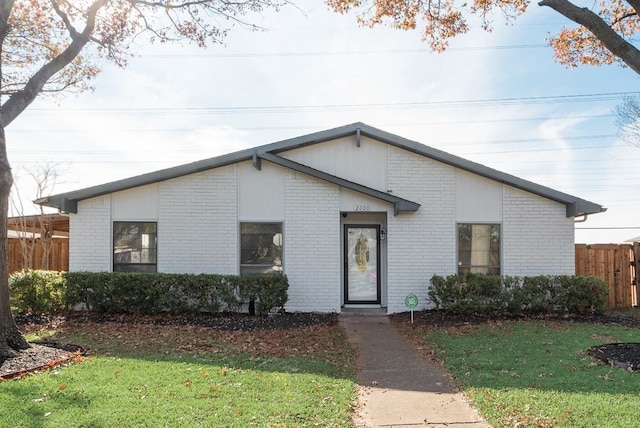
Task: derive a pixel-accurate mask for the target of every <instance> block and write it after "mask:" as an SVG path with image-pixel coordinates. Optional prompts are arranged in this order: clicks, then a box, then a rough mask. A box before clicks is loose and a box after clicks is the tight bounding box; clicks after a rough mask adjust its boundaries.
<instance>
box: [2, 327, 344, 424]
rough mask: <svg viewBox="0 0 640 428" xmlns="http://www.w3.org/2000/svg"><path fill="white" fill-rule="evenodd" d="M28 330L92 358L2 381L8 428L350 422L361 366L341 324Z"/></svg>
mask: <svg viewBox="0 0 640 428" xmlns="http://www.w3.org/2000/svg"><path fill="white" fill-rule="evenodd" d="M31 330H32V335H31V338H35V337H36V336H37V335H39V336H45V337H48V338H49V339H51V340H55V341H57V342H66V343H76V344H82V345H84V346H86V347H88V348H89V349H90V350H91V353H90V355H89V356H87V358H86V361H84V362H81V363H75V364H72V365H70V366H67V367H61V368H57V369H54V370H52V371H49V372H45V373H42V374H38V375H36V376H30V377H27V378H24V379H20V380H17V381H6V382H2V383H0V402H2V412H0V426H3V427H5V426H6V427H65V428H66V427H72V426H73V427H79V426H83V427H124V426H139V427H165V426H166V427H176V426H184V427H194V426H225V427H234V426H238V427H246V426H261V427H265V426H300V427H303V426H323V427H324V426H327V427H329V426H333V427H344V426H350V424H351V407H352V404H353V400H354V399H355V391H356V383H355V381H354V373H355V371H354V367H355V362H354V359H353V352H352V351H351V349H350V348H349V346H348V344H347V342H346V339H345V337H344V334H343V332H342V331H341V329H340V328H339V327H338V326H337V325H335V324H333V325H317V326H305V327H300V328H294V329H288V330H257V331H233V330H230V329H227V330H216V329H212V328H209V327H200V326H194V325H178V326H167V325H153V324H148V323H147V324H145V323H126V322H124V323H122V322H121V323H118V322H112V321H108V322H99V323H92V322H75V323H74V322H71V323H69V322H61V323H59V324H55V323H54V324H53V325H49V326H47V327H46V328H39V329H36V328H34V327H32V328H31Z"/></svg>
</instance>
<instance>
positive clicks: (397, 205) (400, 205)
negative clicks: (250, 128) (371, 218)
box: [258, 153, 420, 215]
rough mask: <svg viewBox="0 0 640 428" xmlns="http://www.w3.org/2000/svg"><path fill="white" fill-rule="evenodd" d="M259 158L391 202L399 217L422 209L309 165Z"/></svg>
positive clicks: (269, 156)
mask: <svg viewBox="0 0 640 428" xmlns="http://www.w3.org/2000/svg"><path fill="white" fill-rule="evenodd" d="M258 157H260V158H262V159H264V160H266V161H269V162H272V163H274V164H276V165H280V166H282V167H285V168H289V169H292V170H294V171H297V172H301V173H303V174H306V175H310V176H312V177H315V178H318V179H320V180H323V181H327V182H329V183H332V184H335V185H338V186H340V187H344V188H346V189H349V190H353V191H355V192H359V193H362V194H364V195H367V196H371V197H373V198H376V199H380V200H383V201H385V202H389V203H391V204H393V205H394V215H398V214H399V213H400V212H404V211H417V210H418V208H420V204H418V203H416V202H412V201H409V200H407V199H403V198H399V197H397V196H394V195H390V194H388V193H385V192H381V191H380V190H376V189H372V188H370V187H366V186H363V185H361V184H358V183H354V182H353V181H349V180H345V179H344V178H340V177H336V176H335V175H331V174H327V173H326V172H323V171H320V170H318V169H315V168H311V167H309V166H307V165H303V164H301V163H298V162H294V161H292V160H290V159H286V158H283V157H280V156H277V155H274V154H271V153H258Z"/></svg>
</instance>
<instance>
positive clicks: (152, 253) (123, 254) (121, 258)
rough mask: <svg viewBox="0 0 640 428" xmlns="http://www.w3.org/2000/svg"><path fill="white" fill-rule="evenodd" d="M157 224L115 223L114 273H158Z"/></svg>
mask: <svg viewBox="0 0 640 428" xmlns="http://www.w3.org/2000/svg"><path fill="white" fill-rule="evenodd" d="M157 228H158V226H157V223H155V222H153V223H152V222H146V223H145V222H120V221H116V222H114V223H113V271H114V272H157V270H158V267H157V236H158V235H157Z"/></svg>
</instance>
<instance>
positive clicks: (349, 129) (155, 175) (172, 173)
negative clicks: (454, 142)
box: [34, 122, 606, 217]
mask: <svg viewBox="0 0 640 428" xmlns="http://www.w3.org/2000/svg"><path fill="white" fill-rule="evenodd" d="M350 135H353V136H355V137H356V139H357V142H358V144H359V142H360V138H361V136H366V137H370V138H373V139H375V140H378V141H381V142H383V143H387V144H391V145H392V146H395V147H399V148H401V149H404V150H408V151H410V152H413V153H416V154H419V155H422V156H425V157H428V158H431V159H433V160H436V161H439V162H442V163H445V164H447V165H451V166H453V167H455V168H460V169H462V170H465V171H468V172H472V173H474V174H478V175H481V176H483V177H486V178H489V179H492V180H495V181H498V182H500V183H504V184H507V185H509V186H513V187H516V188H518V189H522V190H525V191H527V192H530V193H533V194H536V195H539V196H542V197H545V198H547V199H551V200H553V201H556V202H559V203H562V204H564V205H565V206H566V215H567V217H578V216H583V215H588V214H596V213H600V212H604V211H606V208H603V207H602V206H601V205H598V204H596V203H593V202H589V201H586V200H584V199H580V198H578V197H575V196H572V195H569V194H566V193H562V192H559V191H557V190H554V189H551V188H549V187H545V186H541V185H539V184H536V183H533V182H530V181H527V180H523V179H521V178H518V177H516V176H513V175H510V174H506V173H504V172H500V171H497V170H495V169H492V168H489V167H486V166H484V165H481V164H478V163H475V162H471V161H469V160H467V159H463V158H461V157H458V156H454V155H452V154H449V153H446V152H443V151H441V150H438V149H434V148H432V147H428V146H425V145H423V144H420V143H418V142H416V141H411V140H408V139H406V138H402V137H399V136H397V135H394V134H390V133H388V132H385V131H382V130H380V129H377V128H374V127H371V126H369V125H366V124H364V123H360V122H358V123H353V124H350V125H345V126H341V127H339V128H334V129H329V130H326V131H320V132H316V133H313V134H308V135H303V136H301V137H296V138H291V139H288V140H283V141H279V142H276V143H272V144H266V145H263V146H259V147H255V148H251V149H245V150H241V151H238V152H234V153H230V154H227V155H223V156H217V157H213V158H209V159H204V160H201V161H197V162H193V163H189V164H185V165H180V166H176V167H173V168H167V169H163V170H159V171H155V172H151V173H148V174H143V175H138V176H135V177H131V178H126V179H124V180H118V181H114V182H111V183H106V184H101V185H98V186H93V187H88V188H86V189H81V190H76V191H72V192H67V193H60V194H57V195H52V196H48V197H45V198H41V199H37V200H36V201H34V202H35V203H36V204H40V205H46V206H50V207H56V208H58V209H60V210H61V211H63V212H72V213H75V212H77V209H78V207H77V203H78V201H81V200H83V199H89V198H93V197H96V196H101V195H105V194H108V193H113V192H118V191H121V190H126V189H130V188H133V187H138V186H143V185H147V184H152V183H157V182H161V181H165V180H169V179H172V178H177V177H181V176H185V175H189V174H194V173H197V172H202V171H206V170H210V169H213V168H218V167H221V166H225V165H230V164H233V163H237V162H242V161H246V160H252V161H253V164H254V166H256V168H260V162H261V160H265V161H268V162H273V163H276V164H278V165H281V166H284V167H286V168H290V169H294V170H296V171H299V172H302V173H305V174H308V175H311V176H314V177H316V178H319V179H321V180H325V181H328V182H331V183H333V184H336V185H338V186H341V187H345V188H349V189H351V190H355V191H357V192H360V193H364V194H366V195H369V196H372V197H374V198H378V199H382V200H385V201H387V202H390V203H393V204H394V210H395V213H396V214H398V213H399V212H401V211H416V210H417V209H418V208H419V207H420V205H419V204H418V203H416V202H411V201H408V200H406V199H402V198H399V197H397V196H394V195H391V194H388V193H385V192H381V191H378V190H375V189H371V188H369V187H366V186H362V185H360V184H358V183H354V182H351V181H348V180H345V179H342V178H340V177H336V176H333V175H330V174H327V173H325V172H322V171H319V170H316V169H313V168H310V167H308V166H306V165H302V164H299V163H297V162H293V161H291V160H288V159H285V158H283V157H280V156H277V155H278V153H281V152H285V151H288V150H292V149H297V148H301V147H306V146H310V145H313V144H318V143H322V142H325V141H329V140H335V139H338V138H342V137H346V136H350Z"/></svg>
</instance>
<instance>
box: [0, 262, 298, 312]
mask: <svg viewBox="0 0 640 428" xmlns="http://www.w3.org/2000/svg"><path fill="white" fill-rule="evenodd" d="M54 279H55V281H54ZM49 283H50V284H49ZM9 286H10V289H11V294H12V295H13V296H14V299H12V304H13V305H14V307H15V308H16V309H17V311H18V312H28V311H33V312H49V313H51V312H59V311H61V310H64V309H65V308H74V307H79V306H80V307H86V308H87V309H90V310H92V311H96V312H108V313H135V314H158V313H163V312H168V313H176V314H193V313H213V312H218V311H220V310H229V311H240V310H241V309H242V307H243V305H244V304H246V303H248V302H249V301H257V308H258V312H260V313H263V314H264V313H268V312H271V311H272V310H274V309H276V308H280V309H281V308H283V307H284V305H285V303H286V302H287V300H288V295H287V289H288V288H289V283H288V281H287V277H286V276H285V275H278V276H272V275H269V276H267V275H264V276H249V277H240V276H237V275H216V274H200V275H193V274H168V273H154V274H149V273H134V272H61V273H58V272H47V271H25V272H20V273H16V274H13V275H11V277H10V279H9ZM41 289H55V290H56V293H57V294H55V295H54V294H52V293H43V292H40V291H39V290H41Z"/></svg>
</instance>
